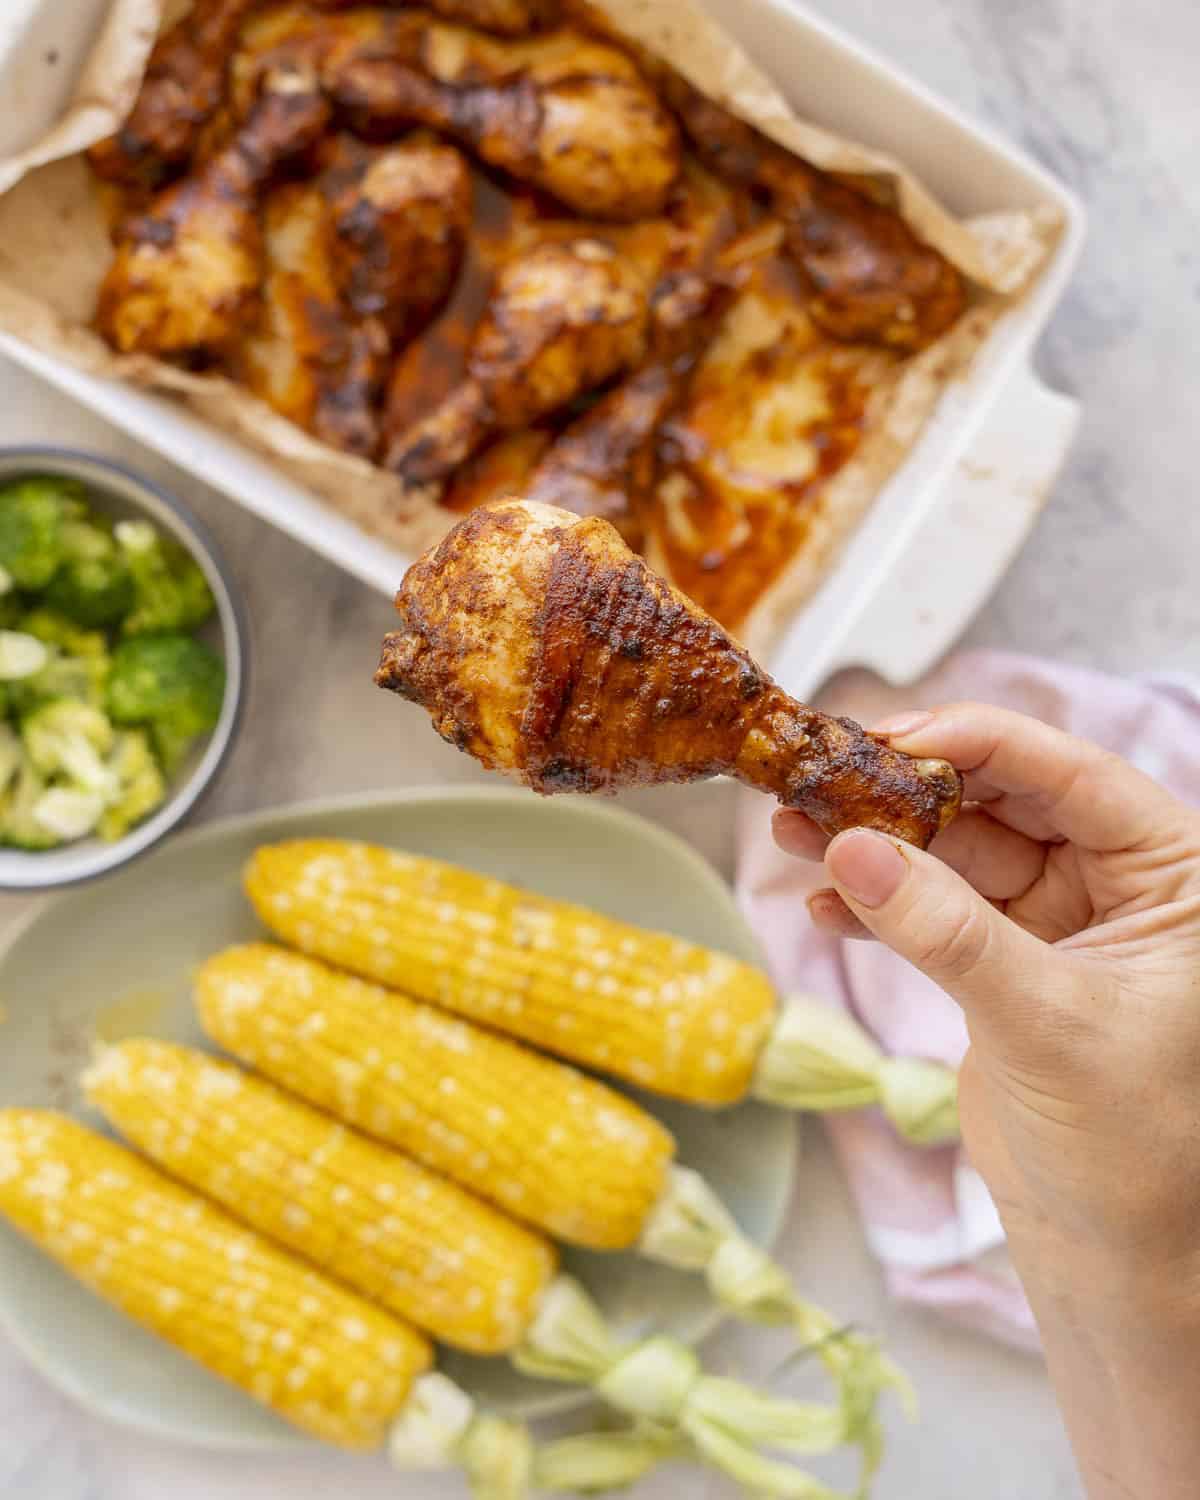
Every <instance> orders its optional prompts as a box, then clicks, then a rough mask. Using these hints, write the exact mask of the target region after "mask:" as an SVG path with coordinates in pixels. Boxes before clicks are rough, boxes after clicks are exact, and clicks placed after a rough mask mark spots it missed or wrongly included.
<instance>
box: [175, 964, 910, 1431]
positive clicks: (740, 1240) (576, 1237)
mask: <svg viewBox="0 0 1200 1500" xmlns="http://www.w3.org/2000/svg"><path fill="white" fill-rule="evenodd" d="M196 996H197V1003H198V1007H199V1012H200V1019H201V1023H202V1025H203V1026H204V1028H205V1030H206V1031H207V1032H208V1034H209V1035H210V1036H211V1037H212V1038H213V1040H214V1041H216V1042H217V1043H218V1044H219V1045H221V1046H223V1047H225V1048H227V1049H228V1050H229V1051H230V1052H232V1053H233V1054H234V1055H235V1056H237V1057H239V1058H240V1059H241V1060H242V1061H243V1062H246V1063H248V1064H250V1066H252V1067H255V1068H257V1069H258V1070H259V1071H261V1072H263V1073H265V1074H266V1075H267V1076H268V1077H271V1078H274V1079H275V1080H276V1081H277V1082H279V1083H282V1084H283V1085H284V1086H285V1087H286V1088H290V1089H291V1090H292V1091H293V1092H295V1093H298V1094H301V1095H302V1096H303V1097H305V1098H307V1099H309V1100H310V1101H311V1102H312V1103H314V1104H317V1105H318V1106H320V1107H321V1108H324V1109H328V1110H329V1111H330V1112H331V1113H333V1114H337V1115H339V1116H340V1117H341V1118H342V1119H344V1120H346V1121H348V1122H349V1123H351V1124H354V1125H358V1126H359V1127H361V1128H362V1129H363V1130H365V1131H367V1132H368V1133H370V1134H373V1135H375V1136H377V1137H379V1138H381V1139H383V1140H386V1141H388V1142H390V1143H391V1144H393V1145H397V1146H400V1147H401V1148H402V1149H404V1150H406V1151H410V1152H412V1154H414V1155H415V1156H417V1157H418V1158H419V1159H421V1160H423V1161H426V1162H427V1163H429V1164H430V1165H432V1166H434V1167H435V1168H437V1169H438V1170H441V1171H444V1172H445V1173H446V1174H447V1175H448V1176H450V1177H453V1178H454V1180H455V1181H457V1182H459V1183H461V1184H462V1185H463V1186H464V1187H466V1188H468V1189H471V1190H473V1191H475V1192H477V1193H478V1194H480V1196H482V1197H486V1198H489V1199H491V1200H492V1201H494V1202H497V1203H500V1204H501V1205H502V1206H503V1207H505V1208H508V1209H509V1210H510V1211H512V1212H514V1213H515V1214H517V1215H518V1216H521V1217H524V1218H526V1219H528V1220H530V1221H531V1222H533V1223H536V1224H538V1225H539V1226H540V1227H542V1228H544V1229H547V1230H548V1231H549V1232H550V1233H551V1234H554V1235H556V1236H557V1237H558V1238H560V1239H566V1240H568V1241H571V1242H573V1243H576V1244H583V1245H587V1246H590V1247H592V1248H608V1247H613V1246H619V1247H626V1246H629V1245H632V1244H635V1243H636V1245H637V1248H638V1249H639V1250H640V1251H641V1252H642V1253H643V1254H645V1255H648V1256H650V1257H652V1258H654V1259H657V1260H662V1261H665V1262H666V1263H668V1264H671V1265H677V1266H682V1267H684V1268H687V1269H694V1270H702V1271H704V1272H705V1273H706V1274H707V1276H708V1280H709V1284H710V1286H711V1287H712V1288H713V1290H714V1292H715V1293H716V1294H717V1296H718V1297H719V1298H720V1299H721V1300H722V1301H723V1302H724V1303H725V1304H726V1305H727V1306H729V1307H730V1308H732V1309H734V1310H735V1311H737V1312H738V1313H739V1315H741V1316H743V1317H746V1318H747V1319H749V1320H752V1321H758V1322H767V1323H777V1322H786V1323H791V1324H792V1325H793V1326H794V1327H795V1328H796V1329H797V1330H798V1331H799V1332H800V1333H801V1335H802V1337H803V1339H804V1341H805V1343H806V1344H813V1345H815V1346H816V1348H817V1351H818V1353H819V1355H820V1357H821V1359H822V1360H823V1362H824V1363H825V1365H826V1367H827V1368H828V1369H829V1370H830V1372H831V1373H832V1374H833V1375H834V1377H835V1378H836V1380H837V1382H838V1386H839V1391H840V1394H841V1397H842V1401H843V1415H844V1418H845V1431H846V1433H847V1434H848V1435H849V1436H850V1437H851V1438H853V1439H856V1440H860V1441H862V1442H864V1443H865V1444H867V1445H868V1446H870V1445H873V1444H874V1443H875V1442H876V1440H877V1433H878V1428H877V1426H876V1422H875V1418H874V1415H873V1404H874V1398H875V1395H876V1394H877V1392H878V1390H879V1388H881V1387H882V1386H883V1385H888V1384H893V1385H902V1380H901V1378H900V1377H899V1375H898V1372H896V1371H895V1370H894V1368H893V1367H892V1366H891V1365H890V1364H889V1363H888V1362H887V1361H885V1360H884V1359H883V1358H882V1356H880V1355H879V1354H878V1352H877V1350H876V1349H875V1347H874V1345H873V1344H871V1343H870V1342H869V1341H868V1340H865V1339H863V1338H861V1337H860V1336H858V1335H851V1334H840V1333H839V1330H838V1325H837V1323H836V1322H835V1321H834V1320H833V1319H832V1318H830V1317H829V1316H828V1315H827V1314H825V1313H823V1312H821V1311H820V1310H819V1309H816V1308H813V1307H811V1306H810V1305H809V1304H808V1303H806V1302H803V1301H802V1300H801V1299H799V1298H797V1297H796V1295H795V1293H794V1292H793V1290H792V1288H791V1286H790V1283H789V1282H788V1280H787V1278H786V1276H785V1275H784V1274H783V1273H782V1272H781V1271H780V1270H779V1268H778V1267H776V1266H775V1265H774V1264H773V1263H772V1262H771V1261H770V1259H769V1257H767V1256H765V1255H764V1254H763V1252H762V1251H760V1250H758V1249H757V1248H756V1247H755V1246H753V1245H752V1244H750V1243H749V1242H748V1241H747V1240H746V1239H745V1237H744V1236H743V1235H742V1234H741V1232H740V1231H739V1230H738V1227H737V1225H736V1223H735V1222H734V1221H733V1219H732V1218H731V1217H730V1215H729V1214H728V1212H727V1211H726V1210H725V1209H724V1208H723V1207H722V1205H721V1204H720V1202H719V1200H717V1199H716V1197H715V1196H714V1194H713V1193H712V1192H711V1190H710V1189H709V1188H707V1186H706V1185H705V1184H704V1183H703V1180H702V1179H701V1178H699V1177H698V1176H697V1175H696V1174H695V1173H694V1172H690V1171H687V1170H686V1169H682V1168H679V1167H673V1166H672V1165H671V1157H672V1155H673V1152H674V1141H673V1139H672V1138H671V1136H670V1134H669V1133H668V1132H667V1131H666V1130H665V1129H664V1128H663V1127H662V1126H661V1125H660V1124H659V1123H658V1122H657V1121H656V1120H654V1119H653V1118H652V1117H651V1116H650V1115H648V1114H646V1112H645V1111H644V1110H642V1109H640V1108H639V1107H638V1106H637V1105H635V1104H634V1103H633V1102H632V1101H631V1100H628V1099H623V1098H621V1096H619V1095H617V1094H615V1093H614V1092H613V1091H612V1090H611V1089H607V1088H605V1087H604V1086H603V1085H600V1084H596V1083H592V1082H590V1081H589V1080H586V1079H584V1078H583V1077H582V1076H581V1075H580V1074H578V1073H576V1071H575V1070H574V1069H573V1068H570V1067H568V1066H567V1065H566V1064H564V1063H560V1062H556V1061H555V1060H553V1059H552V1058H548V1057H541V1056H538V1055H537V1054H535V1053H532V1052H527V1051H525V1050H524V1049H523V1048H520V1047H518V1046H516V1045H515V1044H513V1043H506V1042H504V1041H503V1040H502V1039H500V1038H498V1037H494V1036H492V1035H491V1034H490V1033H488V1032H486V1031H483V1030H480V1029H478V1028H475V1027H472V1026H471V1025H470V1024H469V1023H467V1022H465V1021H456V1020H454V1019H452V1018H450V1017H447V1016H442V1015H440V1014H439V1013H438V1012H437V1011H435V1010H432V1009H430V1008H428V1007H425V1006H421V1005H419V1004H418V1003H416V1002H414V1001H412V1000H409V999H407V998H406V997H404V996H402V995H398V994H396V993H395V992H394V991H389V990H385V989H382V988H381V987H379V986H377V985H370V984H367V983H366V982H364V981H363V980H360V979H356V978H354V977H352V976H350V975H347V974H342V973H338V972H337V971H335V970H332V969H328V968H326V967H325V966H324V965H323V964H321V963H318V962H317V961H316V960H315V959H311V958H307V957H305V956H303V955H301V954H296V953H289V952H287V951H286V950H284V949H280V948H273V947H271V946H270V945H268V944H265V943H254V944H248V945H246V946H244V947H240V948H232V949H229V950H227V951H226V952H224V953H221V954H218V955H217V956H216V957H215V958H212V959H209V960H208V961H207V962H206V963H205V964H203V965H202V966H201V968H200V969H199V971H198V973H197V976H196ZM431 1039H436V1041H437V1045H436V1047H435V1046H434V1044H433V1041H432V1040H431ZM501 1100H502V1101H504V1102H503V1104H500V1103H498V1102H493V1101H501ZM618 1106H619V1107H618ZM618 1123H619V1128H617V1127H618ZM630 1141H633V1142H636V1143H637V1149H636V1150H635V1151H633V1152H630V1151H628V1150H627V1149H625V1148H626V1147H627V1146H628V1143H629V1142H630ZM547 1143H548V1144H549V1146H550V1147H551V1148H552V1149H546V1147H547ZM651 1147H653V1148H654V1151H655V1155H654V1159H653V1162H652V1163H651V1164H650V1166H649V1167H648V1166H647V1164H646V1162H645V1161H644V1160H643V1159H642V1157H643V1153H644V1152H647V1151H648V1150H649V1149H650V1148H651ZM606 1154H610V1155H611V1156H613V1157H614V1158H618V1159H619V1160H620V1163H621V1169H620V1171H618V1172H616V1173H614V1172H613V1170H612V1166H613V1162H612V1160H610V1161H609V1162H608V1164H607V1166H606V1167H603V1170H601V1168H602V1166H603V1161H604V1158H605V1156H606ZM493 1164H495V1166H498V1167H499V1168H500V1171H499V1173H497V1172H496V1170H495V1167H494V1166H493ZM564 1203H565V1204H567V1205H569V1206H568V1207H567V1208H566V1209H564V1208H563V1207H562V1205H563V1204H564ZM614 1225H615V1226H616V1227H615V1228H614V1227H613V1226H614ZM864 1393H867V1394H864Z"/></svg>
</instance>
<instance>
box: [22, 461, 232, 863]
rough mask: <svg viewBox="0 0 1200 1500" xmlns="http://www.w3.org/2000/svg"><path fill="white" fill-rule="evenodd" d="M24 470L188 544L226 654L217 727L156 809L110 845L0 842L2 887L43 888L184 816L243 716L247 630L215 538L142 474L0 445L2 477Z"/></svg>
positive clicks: (139, 849) (218, 646)
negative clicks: (70, 485) (77, 484)
mask: <svg viewBox="0 0 1200 1500" xmlns="http://www.w3.org/2000/svg"><path fill="white" fill-rule="evenodd" d="M23 474H62V475H64V476H65V477H67V478H70V479H78V480H81V481H82V482H83V483H84V484H86V485H87V487H88V497H89V503H90V504H92V505H94V506H95V508H96V510H98V511H101V512H103V513H105V514H107V515H111V516H114V517H117V518H132V517H135V516H138V517H145V519H146V520H149V521H153V522H154V524H155V525H156V526H159V527H161V529H162V530H163V531H165V532H167V533H168V534H169V535H171V536H173V537H174V538H175V540H176V541H178V542H179V543H180V544H181V545H182V546H184V547H186V548H187V550H188V551H189V552H190V553H191V555H192V556H193V557H194V558H195V559H196V561H197V562H198V563H199V564H200V566H201V568H203V570H204V576H205V577H206V578H207V579H208V585H209V587H210V588H211V589H212V593H213V598H214V599H215V600H216V603H217V612H216V615H215V617H214V618H213V619H212V620H210V621H209V623H208V624H207V625H206V626H205V627H204V629H203V630H202V631H201V632H199V634H200V636H201V638H202V639H204V640H206V641H207V643H208V644H209V645H210V646H211V647H212V648H213V650H214V651H216V652H217V653H218V655H220V656H222V657H223V658H224V661H225V700H224V702H223V703H222V705H221V717H220V719H219V720H218V721H217V726H216V728H215V729H214V730H213V732H212V734H211V735H209V736H208V738H207V739H205V740H202V741H201V742H200V743H199V744H197V745H195V746H194V747H193V748H192V751H191V753H190V754H189V756H188V758H187V760H186V761H185V763H184V764H183V765H182V766H181V767H180V769H179V770H178V771H177V772H176V773H175V775H174V777H173V778H172V780H171V785H170V789H169V791H168V795H167V799H166V801H165V802H164V803H163V804H162V806H161V807H160V808H158V809H157V811H156V812H154V813H152V814H151V816H150V817H148V818H147V819H146V820H145V821H144V822H142V823H139V824H138V825H137V826H136V827H135V828H133V829H131V830H130V832H129V833H127V834H126V835H125V837H124V838H123V839H119V840H118V841H117V842H116V843H111V844H107V843H104V842H102V841H101V840H100V839H96V838H87V839H79V840H77V841H76V842H75V843H71V844H64V845H63V846H62V847H61V848H58V849H46V850H42V851H38V852H33V851H26V850H23V849H6V848H3V847H0V890H7V891H34V890H46V889H49V888H51V887H53V886H61V885H71V884H73V883H74V882H76V881H80V880H90V879H92V878H94V877H95V876H97V875H103V874H104V873H105V872H106V871H108V870H115V869H116V868H117V867H118V866H119V865H123V864H125V863H127V862H128V861H129V860H131V859H134V858H135V857H136V856H137V855H139V854H141V853H143V852H144V851H145V850H146V849H149V848H150V847H151V845H152V844H156V843H157V842H158V840H159V839H161V838H162V837H163V835H164V834H165V833H167V832H169V831H170V829H172V828H174V827H175V825H176V824H177V823H178V822H180V821H181V819H183V818H185V817H186V816H187V814H188V813H189V812H190V811H191V809H192V808H193V807H194V806H195V804H196V802H197V800H198V799H199V797H200V795H201V793H202V792H203V791H204V789H205V787H207V785H208V784H209V782H210V781H211V780H212V779H213V777H214V776H215V775H216V774H217V771H218V770H219V769H220V766H221V763H222V761H223V760H224V759H225V755H226V753H227V751H228V749H229V746H230V744H231V742H232V740H233V735H234V731H235V730H236V728H237V725H238V720H239V718H240V716H241V707H242V702H243V699H244V696H245V681H246V640H247V630H246V621H245V614H244V611H243V608H242V605H241V602H240V600H239V599H238V597H237V595H236V593H235V591H234V584H233V581H232V577H231V575H230V573H229V571H228V569H227V568H226V566H225V563H224V562H223V561H222V559H221V556H220V553H219V552H218V551H217V547H216V544H215V543H214V542H213V540H212V538H211V537H210V536H209V534H208V532H207V530H206V529H205V527H204V526H203V525H202V524H201V522H200V521H199V520H197V518H196V517H195V516H194V515H193V514H192V513H191V511H190V510H188V508H187V507H186V506H185V505H183V504H182V503H181V502H180V501H178V500H176V499H175V498H174V496H172V495H168V494H167V493H166V492H165V491H163V490H160V489H159V488H158V487H157V486H156V485H153V484H151V483H150V482H149V481H148V480H146V479H143V478H142V477H141V476H140V475H138V474H135V473H133V472H132V471H131V470H129V469H126V468H124V467H122V465H120V464H118V463H114V462H112V460H110V459H107V458H100V457H99V456H97V455H96V454H93V453H80V452H75V451H73V450H71V449H67V448H34V447H30V448H0V483H4V482H6V481H8V480H10V479H17V478H19V477H20V476H21V475H23Z"/></svg>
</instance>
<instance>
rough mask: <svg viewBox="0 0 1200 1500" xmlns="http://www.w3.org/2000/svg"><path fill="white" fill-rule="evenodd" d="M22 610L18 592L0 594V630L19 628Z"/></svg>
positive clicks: (22, 606) (23, 609)
mask: <svg viewBox="0 0 1200 1500" xmlns="http://www.w3.org/2000/svg"><path fill="white" fill-rule="evenodd" d="M24 611H25V606H24V604H23V603H22V602H21V596H20V595H19V594H13V593H8V594H0V630H19V629H20V628H21V616H22V614H23V613H24Z"/></svg>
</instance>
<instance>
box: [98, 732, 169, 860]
mask: <svg viewBox="0 0 1200 1500" xmlns="http://www.w3.org/2000/svg"><path fill="white" fill-rule="evenodd" d="M108 764H109V768H110V769H111V770H112V771H114V772H115V773H116V777H117V791H116V794H115V798H114V800H113V801H112V802H110V804H109V805H108V807H106V808H105V810H104V813H103V815H102V817H101V819H100V822H99V824H98V825H97V828H96V832H97V833H98V834H99V835H100V837H101V838H102V839H107V840H108V841H109V842H110V843H111V842H113V841H114V840H116V839H119V838H124V836H125V835H126V834H127V833H128V832H129V830H130V829H131V828H132V827H133V825H134V824H135V823H140V822H141V821H142V819H143V818H144V817H146V816H147V814H149V813H152V812H153V811H154V809H155V808H156V807H158V806H160V805H161V804H162V802H163V801H164V800H165V798H166V795H167V784H166V782H165V781H164V780H163V774H162V772H161V771H160V770H159V767H158V762H157V761H156V760H155V758H154V752H153V751H152V750H151V748H150V741H149V740H148V739H147V738H146V735H145V734H144V733H143V731H142V730H140V729H125V730H122V731H121V732H120V733H119V734H118V735H117V738H116V741H115V743H114V745H113V752H112V754H111V755H110V756H109V758H108Z"/></svg>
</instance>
